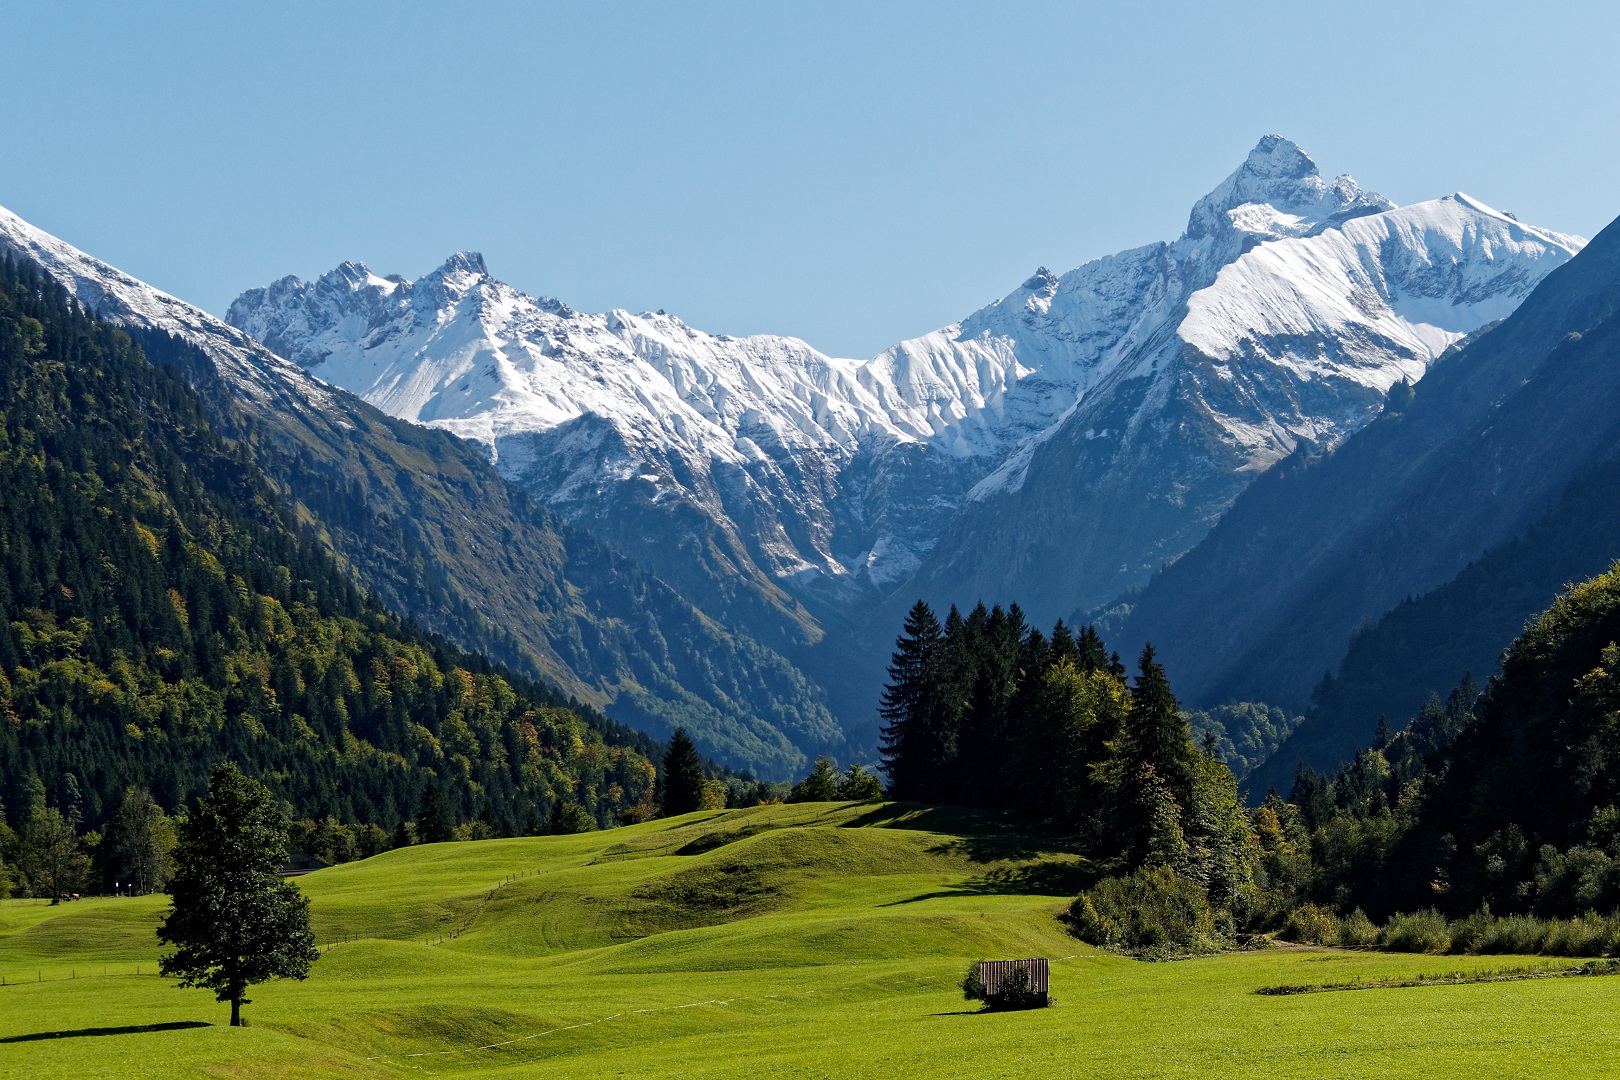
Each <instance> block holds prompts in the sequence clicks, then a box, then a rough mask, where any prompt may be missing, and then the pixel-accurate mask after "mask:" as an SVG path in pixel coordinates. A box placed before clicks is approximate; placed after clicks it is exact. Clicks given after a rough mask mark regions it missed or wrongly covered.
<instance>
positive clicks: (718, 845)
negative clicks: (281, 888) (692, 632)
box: [0, 803, 1620, 1078]
mask: <svg viewBox="0 0 1620 1080" xmlns="http://www.w3.org/2000/svg"><path fill="white" fill-rule="evenodd" d="M1089 876H1090V868H1089V867H1088V866H1087V865H1086V864H1085V863H1084V861H1083V860H1080V859H1078V858H1076V857H1075V856H1072V855H1068V854H1065V853H1063V852H1061V851H1057V850H1054V849H1053V848H1052V847H1051V846H1050V845H1048V844H1045V843H1042V842H1040V841H1038V840H1034V839H1032V838H1029V837H1025V836H1021V835H1019V834H1018V833H1017V832H1016V831H1015V830H1013V829H1011V828H1010V827H1008V826H1007V825H1005V823H1003V822H1001V821H1000V820H998V819H994V818H988V817H985V816H982V815H972V814H969V813H967V812H961V811H951V810H944V809H922V808H917V807H907V806H904V805H895V804H872V803H866V804H848V803H815V804H802V805H795V806H774V807H759V808H755V809H752V810H736V811H726V812H708V813H701V814H694V815H689V816H687V817H684V818H677V819H674V820H669V821H655V822H649V823H647V824H643V825H636V826H630V827H627V828H622V829H616V830H612V831H609V832H597V833H587V834H583V835H576V836H558V837H535V838H526V839H517V840H490V841H483V842H479V843H465V844H440V845H433V846H428V847H417V848H406V849H401V850H398V851H393V852H389V853H387V854H384V855H380V856H377V857H376V858H373V859H369V860H367V861H365V862H360V863H351V864H347V865H343V866H338V867H333V868H331V869H328V870H322V871H319V872H317V873H315V874H311V875H309V876H307V877H304V878H302V879H300V883H301V884H302V886H303V887H304V888H305V889H306V890H307V892H308V893H309V895H310V897H311V899H312V911H313V917H314V922H315V929H316V934H317V937H318V938H319V940H320V941H321V942H322V943H323V945H324V947H325V949H326V951H325V954H324V955H323V956H322V958H321V960H320V961H319V962H318V963H317V964H316V965H315V968H314V970H313V973H312V975H311V977H310V979H309V981H308V982H305V983H272V984H268V985H265V986H261V987H258V988H255V989H254V990H253V991H250V995H251V997H252V998H253V1002H252V1004H251V1005H249V1006H248V1007H247V1008H246V1010H245V1015H246V1017H247V1018H248V1020H249V1021H250V1023H251V1025H252V1026H250V1027H247V1028H242V1029H231V1028H229V1027H227V1026H225V1020H226V1018H227V1010H226V1008H225V1007H224V1006H221V1005H219V1004H217V1003H215V1002H214V1001H213V1000H212V998H211V995H209V994H208V993H206V992H205V991H198V990H178V989H175V988H174V986H173V983H172V982H170V981H169V980H165V979H159V978H157V977H156V976H155V975H154V974H153V973H154V971H155V968H156V961H157V955H158V949H157V945H156V939H155V938H154V937H153V935H152V930H153V927H154V926H155V925H156V922H157V919H158V916H159V913H160V912H161V911H162V910H163V908H164V907H165V906H166V904H167V899H166V898H164V897H145V898H140V899H110V898H109V899H94V900H84V901H80V902H78V903H72V904H64V905H61V906H59V907H54V908H53V907H49V906H46V905H45V904H43V903H42V902H38V901H5V902H0V978H3V979H4V980H5V983H6V985H5V986H3V987H0V1075H4V1076H24V1075H27V1076H34V1075H39V1076H46V1075H53V1076H68V1075H71V1076H74V1077H94V1076H130V1075H141V1076H149V1077H161V1076H225V1077H233V1076H255V1077H258V1076H344V1077H373V1076H376V1077H389V1076H406V1075H421V1074H422V1073H424V1072H425V1073H429V1074H438V1075H449V1076H467V1077H471V1076H514V1077H515V1076H527V1075H544V1076H547V1077H576V1076H578V1077H609V1076H634V1077H648V1076H671V1077H703V1076H715V1077H720V1076H724V1077H736V1076H752V1077H810V1076H814V1077H851V1078H854V1077H863V1078H864V1077H870V1078H880V1077H882V1078H892V1077H955V1076H972V1077H1002V1076H1007V1077H1012V1076H1019V1077H1070V1076H1187V1077H1193V1076H1197V1077H1208V1076H1252V1075H1262V1074H1264V1075H1271V1076H1366V1075H1397V1076H1398V1075H1411V1076H1417V1075H1424V1076H1435V1075H1461V1074H1464V1073H1466V1072H1470V1071H1474V1072H1479V1073H1481V1074H1485V1075H1493V1076H1515V1075H1526V1076H1528V1075H1546V1074H1549V1073H1563V1074H1566V1075H1601V1074H1605V1073H1608V1072H1615V1071H1620V1064H1617V1062H1620V1054H1617V1053H1616V1051H1617V1050H1620V1028H1617V1027H1616V1025H1615V1024H1614V1022H1613V1020H1612V1015H1613V1014H1612V1001H1613V998H1614V995H1615V993H1616V992H1617V991H1620V980H1615V979H1610V978H1588V979H1560V980H1539V981H1524V982H1507V983H1486V984H1476V985H1463V986H1444V987H1420V988H1405V989H1385V990H1363V991H1359V992H1355V993H1318V994H1305V995H1299V996H1292V997H1263V996H1258V995H1256V994H1254V993H1253V991H1254V990H1255V989H1257V988H1259V987H1261V986H1266V985H1273V984H1284V983H1286V984H1298V983H1314V982H1326V981H1339V980H1347V979H1351V978H1355V977H1358V976H1359V977H1362V978H1365V979H1369V980H1371V979H1379V978H1394V977H1410V976H1411V975H1413V974H1416V973H1421V972H1434V971H1439V970H1445V971H1455V970H1468V969H1471V968H1487V967H1489V968H1498V967H1502V966H1504V962H1503V958H1501V957H1491V958H1487V957H1478V958H1475V957H1446V958H1444V959H1441V958H1435V957H1411V956H1392V955H1384V954H1374V953H1349V952H1339V951H1332V950H1304V949H1274V950H1268V951H1264V952H1252V953H1237V954H1228V955H1223V956H1217V957H1210V958H1207V959H1200V960H1189V961H1182V962H1177V963H1168V964H1150V963H1142V962H1138V961H1133V960H1128V959H1123V958H1120V957H1115V956H1111V955H1108V954H1104V953H1099V952H1097V951H1095V950H1092V949H1090V948H1088V947H1087V946H1084V945H1082V944H1080V943H1079V942H1077V941H1076V940H1075V939H1073V938H1071V937H1070V936H1069V935H1068V934H1067V933H1066V932H1065V931H1064V929H1063V927H1062V925H1061V924H1060V923H1059V921H1058V919H1057V915H1058V913H1059V912H1060V911H1061V910H1062V908H1063V906H1064V905H1065V904H1066V902H1067V901H1068V899H1069V898H1070V897H1071V896H1072V895H1073V894H1074V892H1075V891H1076V890H1077V889H1078V888H1080V887H1081V886H1083V885H1084V884H1085V883H1086V881H1087V880H1088V878H1089ZM1029 955H1044V956H1049V957H1051V958H1052V959H1053V961H1054V963H1053V967H1052V988H1053V994H1054V996H1055V998H1056V1005H1055V1007H1053V1008H1052V1009H1048V1010H1045V1011H1036V1012H1028V1013H1008V1014H987V1015H975V1014H973V1013H972V1012H971V1011H970V1010H969V1008H968V1005H967V1003H965V1002H963V1000H962V998H961V994H960V991H959V989H958V984H959V980H960V978H961V975H962V973H963V972H964V971H965V969H966V967H967V964H968V963H969V962H970V961H971V960H973V959H975V958H978V957H1012V956H1029Z"/></svg>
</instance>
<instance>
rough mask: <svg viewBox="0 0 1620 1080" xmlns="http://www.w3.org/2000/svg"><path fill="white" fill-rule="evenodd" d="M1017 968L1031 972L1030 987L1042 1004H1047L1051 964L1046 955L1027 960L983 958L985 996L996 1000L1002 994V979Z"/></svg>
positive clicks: (980, 972) (980, 963) (980, 973)
mask: <svg viewBox="0 0 1620 1080" xmlns="http://www.w3.org/2000/svg"><path fill="white" fill-rule="evenodd" d="M1017 969H1023V970H1024V971H1026V972H1028V973H1029V987H1030V989H1031V990H1033V991H1034V992H1035V995H1036V997H1037V999H1038V1000H1039V1003H1040V1004H1041V1005H1045V1004H1047V1000H1048V998H1047V994H1048V989H1047V988H1048V986H1049V985H1050V979H1049V975H1050V966H1049V964H1048V963H1047V959H1046V957H1044V956H1037V957H1030V958H1029V959H1026V960H981V961H980V962H979V981H980V982H981V983H983V984H984V996H985V998H986V999H987V1000H989V1001H991V1002H994V1001H995V1000H996V999H997V998H998V997H999V996H1000V995H1001V983H1002V980H1004V979H1005V978H1006V977H1007V976H1008V975H1010V974H1012V972H1013V971H1014V970H1017Z"/></svg>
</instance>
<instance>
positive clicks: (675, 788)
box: [663, 728, 707, 817]
mask: <svg viewBox="0 0 1620 1080" xmlns="http://www.w3.org/2000/svg"><path fill="white" fill-rule="evenodd" d="M706 779H707V778H706V777H705V776H704V774H703V761H702V759H701V758H699V757H698V752H697V747H696V746H695V745H693V743H692V740H691V738H690V737H689V736H688V735H687V734H686V729H685V728H676V729H675V734H674V735H672V736H670V739H669V750H668V752H667V753H665V754H664V774H663V782H664V799H663V810H664V816H665V817H676V816H678V815H680V814H690V813H691V812H692V811H694V810H701V809H703V785H704V782H705V780H706Z"/></svg>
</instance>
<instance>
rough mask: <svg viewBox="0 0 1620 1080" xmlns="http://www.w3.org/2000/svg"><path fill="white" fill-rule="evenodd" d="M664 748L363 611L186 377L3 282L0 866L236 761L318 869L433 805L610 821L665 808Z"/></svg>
mask: <svg viewBox="0 0 1620 1080" xmlns="http://www.w3.org/2000/svg"><path fill="white" fill-rule="evenodd" d="M654 749H655V747H654V744H652V743H651V742H650V741H649V740H648V739H647V738H646V737H645V736H642V735H639V734H637V733H635V732H633V731H631V730H629V729H627V728H624V727H621V726H619V725H617V724H614V723H612V722H611V721H608V720H606V719H605V718H604V717H602V716H600V715H598V714H595V713H593V712H591V711H590V710H588V709H585V708H582V707H580V706H578V705H577V704H574V703H571V702H570V701H568V700H567V699H565V698H563V697H561V696H560V695H558V694H557V693H555V692H554V691H552V690H551V689H549V688H548V687H545V686H543V685H540V684H538V683H535V682H533V681H530V680H527V679H523V678H519V677H517V676H514V675H513V674H511V673H509V672H506V671H504V670H502V669H499V668H496V667H493V666H491V665H490V664H489V663H487V662H485V661H483V660H481V659H479V658H477V657H474V656H472V655H469V654H467V653H465V652H462V651H461V650H459V649H456V648H454V647H451V646H449V645H448V644H446V643H445V642H444V641H442V640H440V639H437V638H435V637H433V636H431V635H428V634H426V633H423V632H422V631H420V630H418V629H416V628H415V627H414V626H412V625H411V624H409V623H407V622H405V621H403V620H401V619H399V618H397V617H395V616H393V615H391V614H389V613H388V612H386V611H385V610H383V609H382V608H380V607H379V606H377V604H376V603H375V602H373V601H371V600H369V599H368V598H366V597H365V596H363V595H362V594H361V593H360V592H359V591H357V590H356V588H355V587H354V586H353V585H352V584H351V583H350V581H349V580H348V579H347V578H346V577H345V576H344V575H343V573H342V571H341V570H340V569H339V568H338V567H337V566H336V565H335V564H334V562H333V561H332V559H331V558H330V557H329V556H328V555H327V554H326V553H325V552H324V551H323V550H322V549H321V548H320V547H319V546H318V545H317V544H316V543H315V542H314V540H313V538H311V537H310V536H308V535H305V534H302V533H301V532H300V529H299V523H298V522H297V521H296V520H295V519H294V517H293V515H292V513H291V512H290V511H289V510H288V508H287V506H286V505H285V504H284V503H283V502H281V501H280V500H279V499H278V498H277V496H276V495H275V493H274V491H273V490H272V488H271V487H270V486H269V485H268V484H267V483H266V482H265V481H264V480H263V478H262V477H261V476H260V475H259V473H258V472H257V470H256V469H255V467H254V465H253V463H252V461H251V460H250V459H249V458H248V456H247V455H246V454H245V453H243V452H242V451H241V450H240V448H238V447H235V446H233V445H232V444H230V443H228V442H227V441H226V440H224V439H223V438H222V437H221V436H220V435H218V434H217V433H216V431H215V430H214V428H213V427H212V426H211V424H210V420H209V416H208V414H207V412H206V410H205V408H204V406H203V405H202V403H201V402H200V401H199V399H198V398H197V396H196V395H195V394H194V393H193V392H192V391H191V390H190V388H189V387H188V386H187V384H186V382H185V380H184V379H183V378H182V377H181V375H180V374H179V373H178V372H176V371H175V370H173V369H171V368H166V367H162V366H158V365H155V364H153V363H151V362H149V361H148V359H147V358H146V356H145V355H144V354H143V353H142V352H141V350H140V349H139V348H138V347H137V346H136V345H135V344H134V343H133V342H132V341H131V340H130V338H129V337H128V336H126V335H125V334H124V333H122V332H121V331H118V330H116V329H112V328H110V327H108V326H106V325H104V324H102V323H100V322H98V321H96V320H95V319H93V318H90V317H88V316H87V315H86V314H85V313H84V312H83V311H82V309H80V308H79V307H78V305H77V304H76V303H75V302H74V301H72V300H71V299H69V298H68V297H67V296H66V295H65V294H64V293H63V291H62V290H61V289H60V288H59V287H57V286H56V285H55V284H54V283H51V282H49V281H48V280H45V279H43V278H41V277H39V276H38V275H37V274H36V273H35V272H34V271H33V270H32V268H30V267H27V266H22V267H19V266H15V265H13V264H11V263H10V262H6V263H4V264H3V265H0V801H3V805H4V812H5V813H7V814H9V820H10V825H9V826H7V825H6V824H5V821H6V819H5V818H3V817H0V859H6V860H16V859H18V858H19V857H20V856H19V855H18V852H17V848H18V842H17V839H16V838H17V830H18V829H21V831H22V834H23V836H24V837H25V838H26V837H27V836H28V835H29V829H30V828H34V829H35V831H36V832H38V831H39V830H40V829H44V828H45V824H44V823H45V822H46V821H47V817H48V818H49V821H50V822H51V823H53V824H52V825H51V827H52V828H60V827H66V828H67V829H68V830H69V831H70V832H74V833H85V834H87V835H88V837H89V839H90V844H91V846H92V847H93V846H94V843H95V841H96V840H97V839H98V838H99V837H100V836H101V835H102V833H103V831H104V830H107V829H108V828H109V827H110V826H111V825H113V824H114V819H115V817H117V816H118V812H119V810H120V808H121V804H122V803H123V802H124V801H125V799H126V797H127V796H129V795H130V793H131V792H138V793H139V794H140V796H141V798H145V799H146V800H147V801H146V802H143V803H141V805H142V806H145V805H147V804H148V803H150V804H151V805H154V806H155V807H156V808H157V810H158V812H159V813H160V814H161V813H164V812H167V813H173V812H175V811H177V810H179V809H181V808H182V806H183V804H184V803H185V801H186V800H187V799H188V798H189V797H191V796H192V795H194V794H196V793H197V792H199V791H200V790H201V789H202V788H203V787H204V786H205V785H206V782H207V777H208V773H209V770H210V768H211V767H212V765H213V764H215V763H216V762H218V761H220V760H223V759H230V760H234V761H235V762H237V763H238V764H239V765H240V766H241V767H242V768H243V769H244V771H246V772H248V773H249V774H251V775H253V776H254V777H256V778H258V779H259V780H261V781H263V782H264V783H266V784H267V785H269V787H270V788H271V790H272V791H273V792H274V793H275V795H276V796H277V797H278V798H279V799H280V800H281V801H282V802H283V804H284V806H285V808H286V809H287V810H288V811H289V812H290V814H291V816H292V817H293V818H294V819H300V820H302V821H303V822H304V836H303V837H302V839H303V840H304V841H305V842H306V847H308V848H311V849H313V850H315V851H317V852H319V853H320V854H322V855H324V857H326V858H345V857H354V856H355V855H358V854H369V853H370V852H371V851H374V850H377V849H379V848H382V847H387V846H389V845H390V844H391V843H395V842H399V841H401V840H404V839H407V838H408V833H409V831H410V830H408V829H406V825H407V823H413V822H414V821H415V819H416V818H417V817H418V816H419V813H420V811H421V810H422V808H423V804H424V801H425V800H427V798H428V795H429V792H430V790H431V792H432V794H433V798H435V799H437V800H439V801H440V802H442V803H443V805H444V806H445V808H446V811H447V815H448V820H449V823H450V825H452V826H461V827H462V829H463V831H464V832H466V831H468V830H469V829H470V830H471V834H472V835H497V834H502V833H507V834H510V833H515V832H539V831H545V829H546V823H547V822H548V821H551V820H553V819H555V818H557V816H558V815H557V813H556V811H557V810H558V808H559V807H563V806H567V807H578V808H579V810H578V811H575V812H573V814H572V817H575V818H578V817H583V818H584V819H585V821H586V822H588V823H589V824H592V825H606V824H610V823H613V822H615V821H618V820H621V819H623V818H626V817H630V818H634V817H635V816H636V815H638V814H640V815H645V814H647V813H650V812H651V809H650V807H651V799H652V796H653V791H654V780H655V768H654V766H653V764H652V762H651V760H650V757H651V756H652V754H653V751H654ZM147 792H149V793H150V796H149V797H148V796H146V794H145V793H147ZM136 801H137V802H140V799H137V800H136ZM47 812H49V814H47ZM132 812H134V811H132ZM564 817H570V815H564ZM46 831H47V832H48V831H49V830H46ZM8 838H9V840H8ZM44 843H45V841H44V840H41V841H40V842H39V844H36V845H35V847H39V846H40V844H44ZM47 846H48V845H47ZM7 848H9V849H10V850H4V849H7ZM103 854H105V853H103ZM117 872H118V871H117V870H116V869H114V868H112V867H110V866H109V868H108V870H107V873H108V874H113V873H117ZM69 876H70V877H71V876H72V875H69ZM127 879H128V877H127V874H126V880H127ZM36 886H37V882H36Z"/></svg>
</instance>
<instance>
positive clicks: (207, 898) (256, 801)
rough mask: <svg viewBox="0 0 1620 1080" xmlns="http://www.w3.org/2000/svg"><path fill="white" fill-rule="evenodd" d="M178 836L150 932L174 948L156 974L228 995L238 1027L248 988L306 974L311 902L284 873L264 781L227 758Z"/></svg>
mask: <svg viewBox="0 0 1620 1080" xmlns="http://www.w3.org/2000/svg"><path fill="white" fill-rule="evenodd" d="M178 832H179V844H178V846H177V847H176V848H175V853H174V877H173V878H172V879H171V880H170V882H169V895H170V897H171V898H172V900H173V906H172V907H171V908H170V910H169V913H168V914H167V915H166V916H165V917H164V919H163V924H162V925H161V926H159V927H158V932H157V935H158V940H159V941H162V942H163V943H164V944H166V945H174V946H175V947H176V948H175V951H174V952H172V953H170V954H169V955H167V956H165V957H163V959H162V960H161V961H160V962H159V965H158V971H159V972H160V973H162V974H164V975H167V976H171V977H174V978H178V979H179V980H180V985H181V986H200V987H205V988H207V989H209V990H212V991H214V996H215V998H216V999H217V1000H219V1001H229V1002H230V1003H231V1026H232V1027H240V1026H241V1025H242V1005H243V1003H244V1002H246V1001H247V1000H248V999H247V998H246V997H244V996H243V994H244V993H245V992H246V991H247V988H248V987H249V986H252V985H254V984H256V983H262V982H265V981H267V980H269V979H276V978H281V979H303V978H305V977H307V976H308V975H309V965H310V964H312V963H314V962H315V959H316V957H317V956H318V955H319V954H318V953H317V952H316V951H315V935H314V933H312V932H311V931H310V928H309V898H308V897H306V896H305V895H304V894H303V893H302V892H301V891H299V888H298V886H296V885H294V884H293V883H292V882H289V881H283V880H282V879H281V873H280V871H281V866H282V863H283V862H285V861H286V858H287V820H286V817H285V816H284V815H283V814H282V812H281V810H280V808H279V807H277V806H276V803H275V800H274V799H273V798H272V797H271V795H270V792H269V791H268V790H266V788H265V787H264V785H263V784H260V783H258V782H257V781H255V780H251V779H249V778H248V777H245V776H243V775H242V774H241V773H240V772H238V771H237V768H236V766H235V765H233V764H231V763H229V762H226V763H225V764H223V765H218V766H215V768H214V773H213V776H212V778H211V779H210V780H209V783H208V795H207V796H206V797H205V798H202V799H199V800H198V801H197V803H196V805H195V806H193V807H192V809H191V812H190V814H188V815H187V816H186V818H185V819H184V821H182V822H181V824H180V828H179V830H178Z"/></svg>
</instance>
